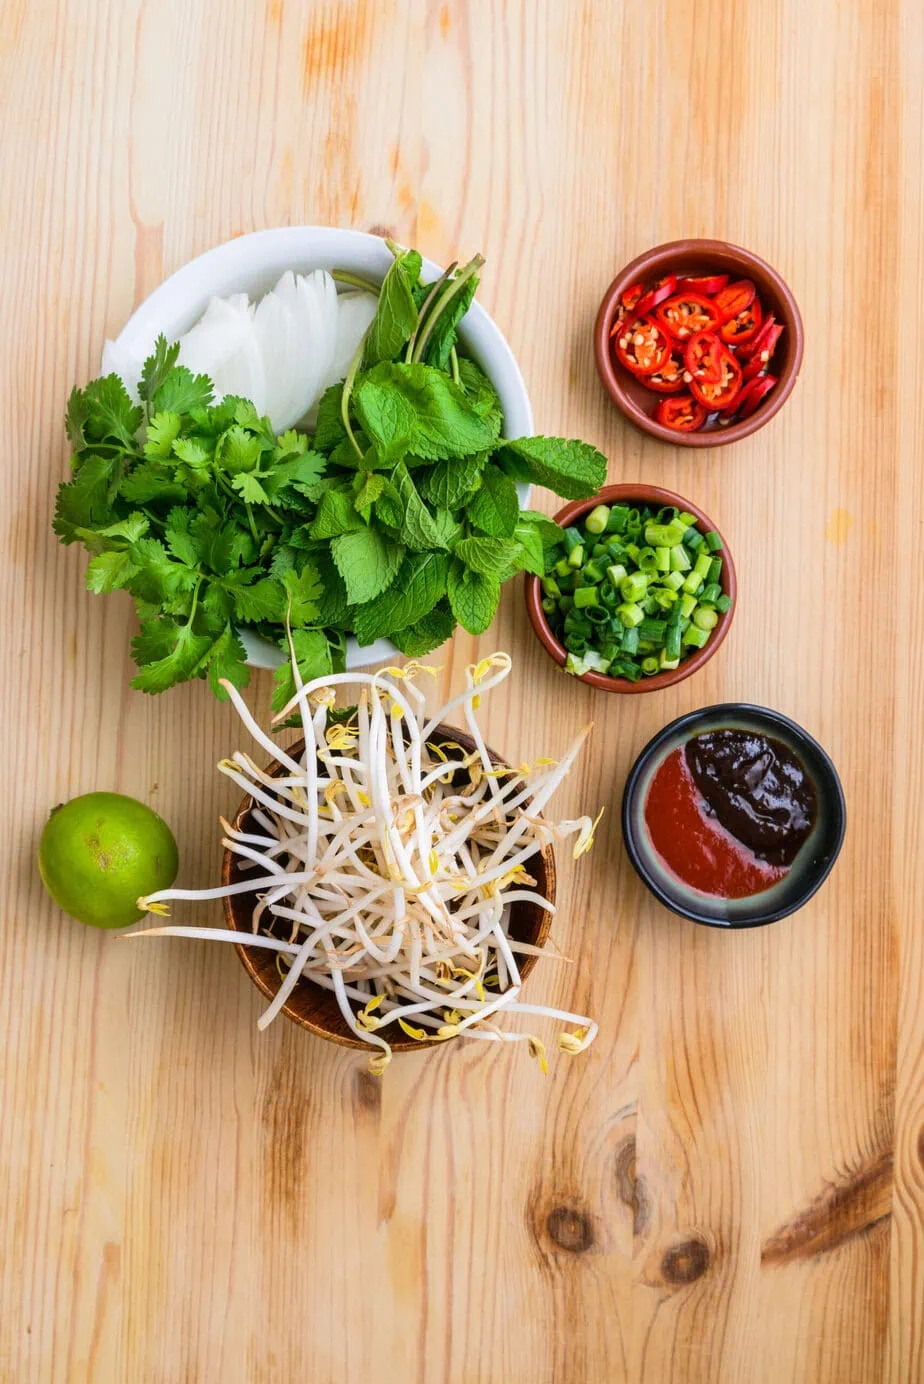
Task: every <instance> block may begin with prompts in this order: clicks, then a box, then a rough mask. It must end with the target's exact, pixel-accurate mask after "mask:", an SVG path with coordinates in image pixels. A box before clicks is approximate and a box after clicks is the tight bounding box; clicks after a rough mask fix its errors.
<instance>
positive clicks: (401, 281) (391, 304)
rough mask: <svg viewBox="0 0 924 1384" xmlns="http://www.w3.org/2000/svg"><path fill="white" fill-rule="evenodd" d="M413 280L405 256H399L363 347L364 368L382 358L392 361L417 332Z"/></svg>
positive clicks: (384, 280) (388, 275)
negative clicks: (412, 290) (406, 265)
mask: <svg viewBox="0 0 924 1384" xmlns="http://www.w3.org/2000/svg"><path fill="white" fill-rule="evenodd" d="M418 272H419V271H418ZM411 282H412V281H411V278H410V276H409V275H408V272H407V269H406V268H405V264H404V256H402V255H399V256H398V258H397V259H395V260H394V261H393V262H392V265H391V268H390V269H389V271H388V273H387V274H386V275H385V278H384V279H383V281H382V288H381V292H380V293H379V303H378V307H377V308H376V312H375V317H373V319H372V322H371V324H370V326H369V330H368V332H367V333H366V341H365V345H364V347H363V366H364V368H366V369H368V368H369V366H372V365H376V364H378V362H379V361H380V360H391V359H392V358H393V357H394V356H396V355H397V354H398V352H399V351H400V350H401V348H402V347H403V346H406V345H407V343H408V341H409V340H410V338H411V336H412V335H413V332H414V329H415V328H416V326H417V306H416V304H415V302H414V295H413V294H412V292H411Z"/></svg>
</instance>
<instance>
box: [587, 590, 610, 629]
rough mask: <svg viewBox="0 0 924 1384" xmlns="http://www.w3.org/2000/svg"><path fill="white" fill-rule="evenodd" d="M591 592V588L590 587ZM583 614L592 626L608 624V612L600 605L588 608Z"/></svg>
mask: <svg viewBox="0 0 924 1384" xmlns="http://www.w3.org/2000/svg"><path fill="white" fill-rule="evenodd" d="M591 590H593V587H591ZM585 614H586V615H587V618H588V620H589V621H590V623H591V624H592V625H608V624H609V622H610V614H609V611H608V610H607V609H606V608H605V607H604V606H601V605H591V606H588V607H587V609H586V611H585Z"/></svg>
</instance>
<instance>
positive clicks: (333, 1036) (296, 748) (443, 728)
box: [221, 722, 556, 1053]
mask: <svg viewBox="0 0 924 1384" xmlns="http://www.w3.org/2000/svg"><path fill="white" fill-rule="evenodd" d="M437 738H439V739H440V740H441V741H448V740H453V741H456V742H457V743H458V744H459V745H461V746H462V747H463V749H465V750H466V752H468V753H471V751H472V750H474V748H475V742H474V740H473V739H472V737H471V736H470V735H468V734H467V733H466V732H465V731H461V730H458V729H457V728H456V727H455V726H449V725H446V724H445V722H440V723H439V724H438V725H437V726H435V727H434V729H433V732H432V733H431V735H430V736H429V737H428V740H430V741H432V740H434V739H437ZM304 748H305V741H304V738H302V739H301V740H296V741H295V742H293V744H291V745H287V746H285V749H286V751H287V753H288V754H290V755H294V756H297V755H298V754H300V753H301V752H302V751H303V750H304ZM486 748H487V751H488V754H489V756H490V758H491V762H492V764H494V765H496V766H498V767H501V766H503V767H504V768H508V767H509V766H508V765H507V763H506V761H505V760H504V759H502V757H501V756H500V755H499V754H498V753H497V751H496V750H493V749H492V748H491V746H490V745H488V746H487V747H486ZM274 764H275V768H274V767H273V765H268V766H267V770H266V772H267V773H271V774H272V776H273V777H274V778H275V777H279V776H280V775H281V774H282V773H284V767H283V766H282V765H280V764H278V763H276V762H275V761H274ZM254 805H255V804H254V799H253V798H252V797H250V796H248V797H245V798H244V799H242V801H241V804H240V806H239V807H238V809H237V812H236V813H235V815H234V821H233V823H232V825H233V826H234V828H235V830H240V827H241V823H242V822H243V820H244V818H245V817H246V816H247V815H248V813H250V812H251V811H252V809H253V807H254ZM538 854H539V855H541V857H542V861H543V865H544V869H545V888H544V889H543V890H540V891H539V892H541V893H542V896H543V898H545V899H547V900H548V902H549V903H551V904H554V902H555V894H556V872H555V852H554V850H553V848H552V846H551V845H546V846H543V847H542V849H541V851H539V852H538ZM235 864H236V857H235V856H234V854H233V853H232V852H231V851H229V850H227V849H226V850H225V853H224V856H223V857H222V865H221V882H222V885H228V884H231V883H233V882H235V881H234V867H235ZM247 897H248V895H246V894H244V895H240V894H238V895H233V896H230V897H228V896H226V897H225V898H224V899H223V900H222V902H223V905H224V913H225V921H226V923H227V925H228V927H229V928H230V929H231V930H232V931H234V932H242V931H243V930H244V929H243V928H241V927H240V926H239V925H238V920H237V918H236V917H235V913H234V910H235V907H236V906H239V903H238V901H239V900H240V899H246V898H247ZM512 907H513V909H518V908H520V907H529V905H521V904H514V905H512ZM538 911H539V925H538V928H537V930H536V934H535V940H534V941H533V945H534V946H537V947H544V946H545V944H546V942H547V941H548V936H549V933H550V931H551V928H552V916H553V915H552V914H551V913H550V912H549V911H548V910H547V909H541V910H538ZM234 950H235V951H236V952H237V954H238V957H239V959H240V962H241V965H242V966H243V967H244V970H245V971H246V972H247V974H248V975H249V976H250V979H251V980H252V981H253V983H254V985H256V987H257V989H258V990H260V992H261V993H262V994H263V995H265V996H266V998H267V999H268V1000H272V999H274V998H275V996H276V991H277V990H278V988H279V986H278V985H277V986H275V987H274V986H272V985H269V984H267V982H266V981H265V980H264V978H263V975H262V973H261V972H260V971H258V969H257V967H256V965H255V954H254V953H253V952H251V950H250V949H249V948H248V947H247V946H246V945H244V944H240V945H239V944H237V943H235V944H234ZM538 960H539V958H538V957H537V956H532V955H527V956H524V957H523V960H522V963H521V964H520V968H519V969H520V978H521V980H524V981H525V980H526V978H527V976H528V975H529V973H530V972H531V971H532V969H533V967H534V966H535V964H536V962H537V961H538ZM281 983H282V982H281V981H280V982H279V984H281ZM301 984H308V985H310V984H311V981H310V980H308V979H306V980H304V981H301V980H300V981H299V985H301ZM297 990H298V986H296V991H297ZM280 1012H281V1013H282V1014H284V1015H285V1016H286V1018H287V1019H291V1020H292V1022H293V1023H296V1024H298V1025H299V1027H301V1028H304V1029H307V1030H308V1032H309V1033H313V1034H315V1035H316V1037H318V1038H324V1039H326V1040H327V1041H328V1042H330V1043H338V1044H339V1045H340V1046H341V1047H345V1048H354V1049H357V1050H359V1051H362V1052H367V1051H371V1049H370V1047H369V1044H368V1043H364V1042H363V1041H362V1039H360V1038H356V1037H355V1036H354V1035H353V1034H345V1033H334V1032H331V1030H330V1029H328V1028H325V1027H324V1025H323V1024H321V1023H316V1022H315V1021H314V1020H312V1019H310V1018H308V1017H306V1016H305V1015H304V1014H301V1013H299V1011H298V1010H296V1009H294V1008H293V1007H292V1006H291V1004H290V1003H289V1002H287V1003H286V1004H284V1005H283V1006H282V1010H281V1011H280ZM397 1033H398V1034H399V1035H400V1036H397V1037H394V1038H389V1039H388V1044H389V1047H390V1048H391V1050H392V1052H393V1053H397V1052H428V1051H431V1050H432V1049H433V1048H435V1047H436V1046H438V1045H437V1044H430V1043H421V1042H418V1041H417V1040H416V1039H414V1038H408V1037H407V1036H406V1035H405V1034H403V1033H401V1030H400V1029H398V1030H397Z"/></svg>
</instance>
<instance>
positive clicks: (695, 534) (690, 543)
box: [683, 525, 706, 552]
mask: <svg viewBox="0 0 924 1384" xmlns="http://www.w3.org/2000/svg"><path fill="white" fill-rule="evenodd" d="M683 541H684V544H685V545H686V547H688V548H691V549H692V550H693V551H694V552H695V551H696V549H697V548H701V547H702V546H703V544H704V543H705V541H706V540H705V539H704V538H703V535H702V534H701V533H700V531H699V529H696V528H693V527H692V525H691V527H690V528H688V529H687V531H686V533H685V534H684V535H683Z"/></svg>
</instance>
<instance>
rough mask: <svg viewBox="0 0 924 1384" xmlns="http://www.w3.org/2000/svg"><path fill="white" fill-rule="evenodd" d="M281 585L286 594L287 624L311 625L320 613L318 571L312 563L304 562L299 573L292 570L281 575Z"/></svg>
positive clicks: (320, 589)
mask: <svg viewBox="0 0 924 1384" xmlns="http://www.w3.org/2000/svg"><path fill="white" fill-rule="evenodd" d="M282 584H283V587H284V588H285V592H286V614H287V616H288V620H289V624H290V625H292V626H295V625H311V624H313V623H314V622H315V621H316V620H317V618H318V614H319V612H320V601H321V597H322V595H323V591H322V587H321V580H320V577H319V576H318V569H317V567H315V565H314V563H313V562H306V563H305V565H304V567H303V568H302V570H301V571H300V572H296V571H295V569H294V568H292V569H290V570H289V571H287V572H284V573H283V576H282Z"/></svg>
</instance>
